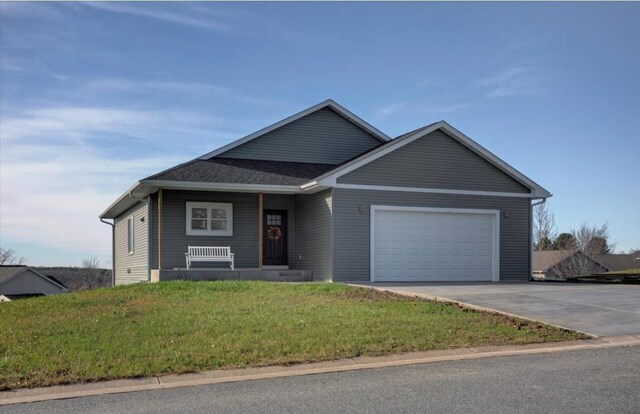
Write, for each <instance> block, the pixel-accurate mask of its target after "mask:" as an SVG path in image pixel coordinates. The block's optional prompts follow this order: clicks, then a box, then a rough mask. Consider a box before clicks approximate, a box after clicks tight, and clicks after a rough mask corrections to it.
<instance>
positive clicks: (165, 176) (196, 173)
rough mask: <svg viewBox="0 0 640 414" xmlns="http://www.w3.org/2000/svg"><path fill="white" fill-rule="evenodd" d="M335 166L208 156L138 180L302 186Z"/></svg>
mask: <svg viewBox="0 0 640 414" xmlns="http://www.w3.org/2000/svg"><path fill="white" fill-rule="evenodd" d="M333 168H335V165H332V164H312V163H301V162H282V161H263V160H244V159H235V158H212V159H209V160H200V159H197V160H193V161H190V162H188V163H186V164H182V165H179V166H176V167H174V168H170V169H169V170H166V171H163V172H161V173H158V174H155V175H152V176H150V177H147V178H145V179H144V180H142V181H145V182H149V181H152V180H156V181H192V182H219V183H245V184H267V185H302V184H304V183H306V182H308V181H309V180H311V179H313V178H315V177H317V176H319V175H321V174H323V173H325V172H327V171H330V170H331V169H333Z"/></svg>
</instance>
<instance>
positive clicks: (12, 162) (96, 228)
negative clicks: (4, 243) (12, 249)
mask: <svg viewBox="0 0 640 414" xmlns="http://www.w3.org/2000/svg"><path fill="white" fill-rule="evenodd" d="M2 152H3V154H2V168H1V169H0V181H1V182H2V186H0V198H1V199H2V209H1V210H0V222H1V223H2V239H3V240H11V241H14V242H21V243H29V244H32V245H36V246H40V247H43V248H45V247H46V245H47V244H49V243H55V244H56V249H63V250H67V251H73V252H74V253H75V254H76V255H77V256H78V261H79V259H80V258H81V257H82V255H87V256H93V255H96V256H102V255H103V254H104V252H107V251H109V248H110V247H109V246H110V232H108V231H106V227H105V226H104V225H103V224H102V223H100V222H99V221H98V218H97V216H98V214H99V213H100V212H101V211H103V210H104V209H105V207H106V206H107V205H109V203H111V201H113V200H114V199H115V198H116V197H117V196H118V195H120V193H121V192H122V191H123V189H126V188H128V187H129V186H130V185H131V184H132V182H133V181H134V180H135V179H138V178H140V177H144V176H146V175H149V174H151V173H153V172H156V171H159V170H162V169H164V168H166V167H167V166H170V165H173V164H175V163H177V162H179V161H180V160H179V159H178V158H177V157H140V158H139V159H136V160H122V159H110V158H106V157H104V156H101V155H99V154H94V152H93V151H92V150H88V149H86V148H83V147H81V146H77V147H72V148H60V147H56V146H53V145H40V146H22V145H20V146H4V147H3V150H2ZM59 264H75V265H78V264H79V263H59Z"/></svg>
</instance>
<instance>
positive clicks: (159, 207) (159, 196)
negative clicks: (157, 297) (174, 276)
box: [158, 188, 162, 270]
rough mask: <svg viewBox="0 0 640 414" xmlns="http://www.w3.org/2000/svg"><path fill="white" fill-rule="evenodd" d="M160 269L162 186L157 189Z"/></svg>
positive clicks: (160, 262) (160, 257) (159, 260)
mask: <svg viewBox="0 0 640 414" xmlns="http://www.w3.org/2000/svg"><path fill="white" fill-rule="evenodd" d="M160 269H162V188H160V189H159V190H158V270H160Z"/></svg>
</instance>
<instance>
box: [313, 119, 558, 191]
mask: <svg viewBox="0 0 640 414" xmlns="http://www.w3.org/2000/svg"><path fill="white" fill-rule="evenodd" d="M438 129H441V130H443V131H444V132H445V133H447V134H448V135H449V136H451V137H452V138H453V139H455V140H457V141H458V142H460V143H461V144H462V145H464V146H465V147H467V148H469V149H470V150H472V151H473V152H475V153H476V154H478V155H479V156H481V157H482V158H484V159H485V160H487V161H489V162H490V163H491V164H493V165H494V166H495V167H497V168H498V169H500V170H502V171H503V172H504V173H505V174H507V175H509V176H510V177H511V178H513V179H515V180H516V181H518V182H520V183H521V184H523V185H524V186H525V187H528V188H530V189H531V194H532V195H533V196H535V197H545V198H548V197H551V193H549V192H548V191H547V190H545V189H544V188H542V187H541V186H540V185H539V184H537V183H535V182H534V181H533V180H531V179H529V178H528V177H526V176H525V175H524V174H522V173H520V172H519V171H518V170H516V169H515V168H513V167H512V166H510V165H509V164H507V163H506V162H505V161H503V160H501V159H500V158H498V157H497V156H496V155H494V154H493V153H492V152H490V151H489V150H487V149H486V148H484V147H482V146H481V145H480V144H478V143H477V142H475V141H474V140H472V139H471V138H469V137H467V136H466V135H464V134H463V133H462V132H460V131H458V130H457V129H455V128H454V127H453V126H451V125H449V124H448V123H447V122H445V121H439V122H436V123H435V124H433V125H431V126H429V127H428V128H425V129H423V130H421V131H418V132H416V133H415V134H413V135H408V136H406V137H402V138H398V139H397V140H395V141H393V142H392V143H390V144H389V145H385V146H383V147H381V148H379V149H378V150H373V151H372V152H370V153H368V154H364V155H363V156H361V157H359V158H356V159H355V160H353V161H351V162H349V163H347V164H344V165H343V166H341V167H339V168H338V169H335V170H333V171H330V172H328V173H326V174H324V175H322V176H320V177H318V178H317V179H316V181H317V182H318V184H319V185H328V186H335V185H336V184H337V179H338V178H339V177H342V176H343V175H345V174H348V173H350V172H351V171H353V170H355V169H358V168H360V167H362V166H364V165H366V164H368V163H370V162H372V161H375V160H377V159H378V158H380V157H383V156H385V155H387V154H389V153H390V152H392V151H395V150H397V149H399V148H402V147H403V146H405V145H407V144H410V143H412V142H413V141H415V140H417V139H419V138H422V137H423V136H425V135H428V134H430V133H432V132H434V131H436V130H438Z"/></svg>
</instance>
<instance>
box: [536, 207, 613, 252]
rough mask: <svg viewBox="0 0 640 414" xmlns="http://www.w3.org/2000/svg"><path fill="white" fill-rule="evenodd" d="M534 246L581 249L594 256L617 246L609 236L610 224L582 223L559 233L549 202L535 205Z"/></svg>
mask: <svg viewBox="0 0 640 414" xmlns="http://www.w3.org/2000/svg"><path fill="white" fill-rule="evenodd" d="M533 220H534V222H533V243H534V244H533V247H534V250H536V251H542V250H580V251H582V252H583V253H585V254H587V255H590V256H593V255H599V254H608V253H612V252H613V249H614V247H615V244H614V243H611V241H610V236H609V226H608V225H607V224H606V223H605V224H602V225H600V226H598V225H593V224H589V223H582V224H581V225H580V226H578V227H577V228H572V229H571V230H570V231H569V232H562V233H559V234H558V233H557V226H556V220H555V217H554V215H553V213H552V212H551V210H550V209H549V206H548V204H546V203H544V204H539V205H537V206H535V207H534V213H533Z"/></svg>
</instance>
